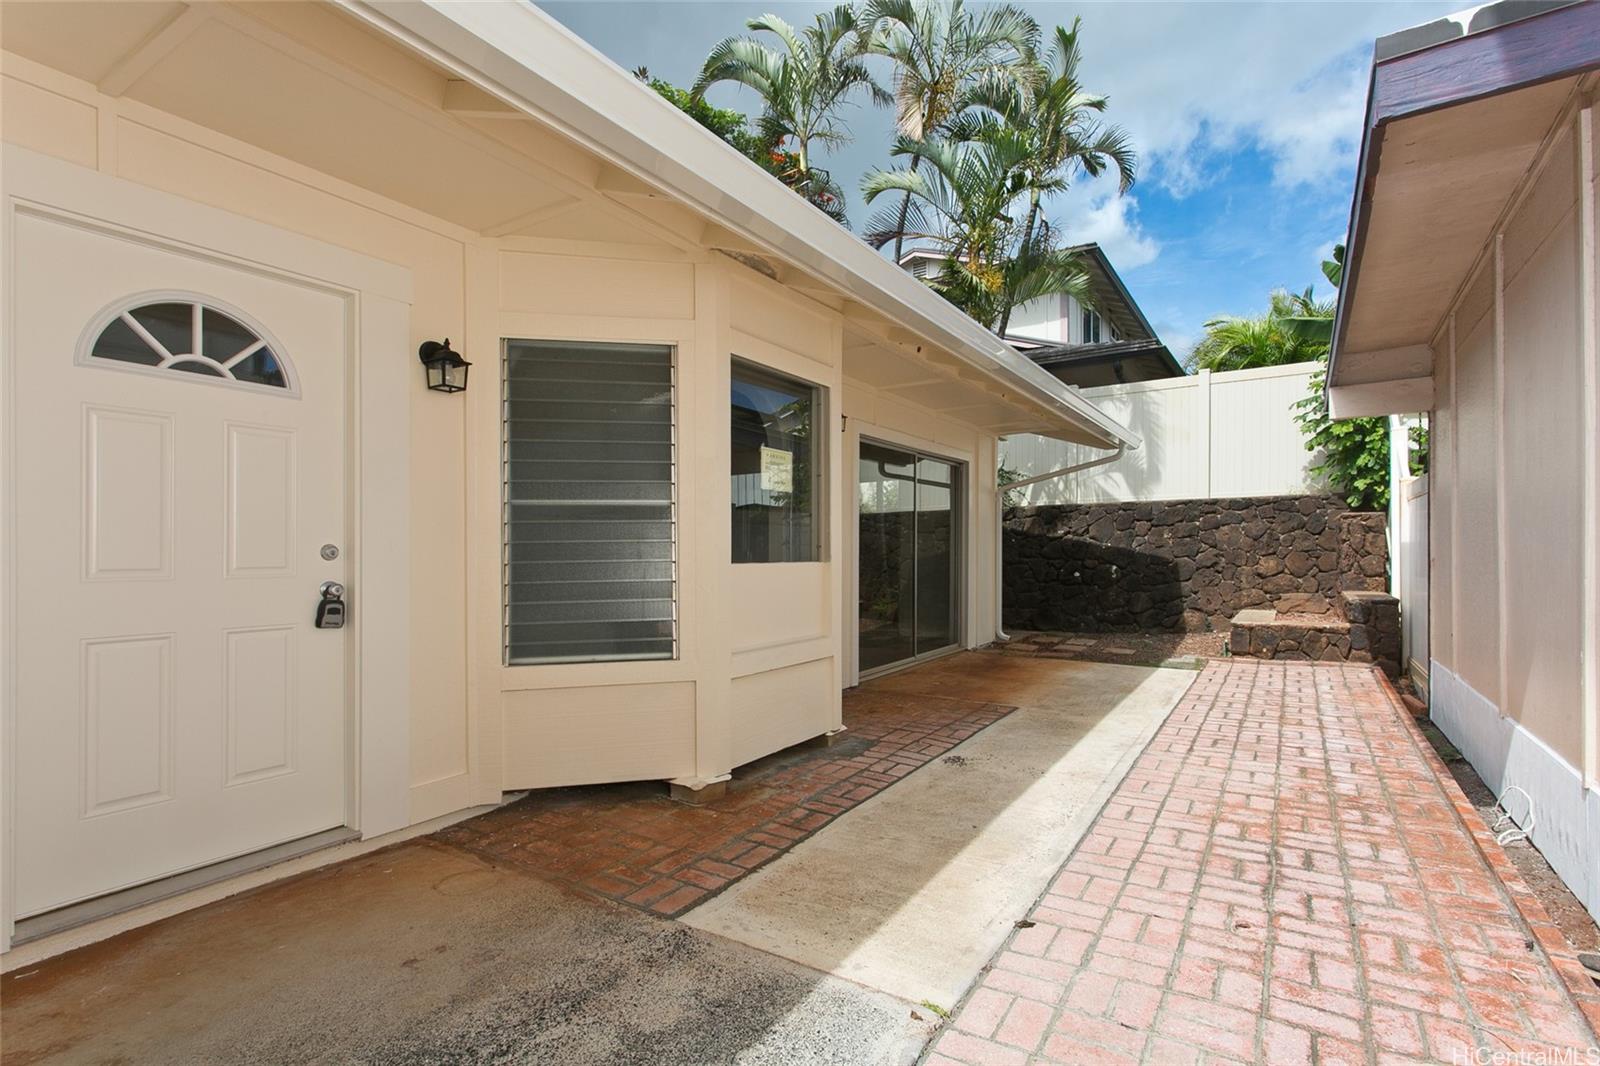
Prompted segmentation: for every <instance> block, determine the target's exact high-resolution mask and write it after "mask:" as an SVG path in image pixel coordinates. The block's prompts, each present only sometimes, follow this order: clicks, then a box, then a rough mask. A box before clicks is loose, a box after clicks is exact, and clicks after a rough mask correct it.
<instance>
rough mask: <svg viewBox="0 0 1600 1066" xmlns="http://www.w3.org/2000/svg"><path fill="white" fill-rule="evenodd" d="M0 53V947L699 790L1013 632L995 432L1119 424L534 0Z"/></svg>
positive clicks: (334, 16) (41, 949) (163, 17)
mask: <svg viewBox="0 0 1600 1066" xmlns="http://www.w3.org/2000/svg"><path fill="white" fill-rule="evenodd" d="M0 34H3V43H4V48H5V52H4V54H3V56H0V62H3V66H4V73H5V88H4V98H3V106H4V113H3V127H0V128H3V136H4V141H5V144H4V156H3V164H0V165H3V193H4V198H3V203H0V208H3V210H0V226H3V230H0V235H3V249H0V251H3V254H4V257H5V262H6V264H7V284H6V287H5V290H4V304H3V307H0V319H3V321H4V323H5V333H4V349H3V359H0V369H3V374H4V382H5V389H4V401H3V402H4V408H3V418H4V423H5V427H6V433H7V436H6V443H5V450H6V463H5V465H4V467H3V469H0V479H3V483H0V490H3V493H4V498H5V500H6V512H7V518H6V524H5V525H4V527H3V533H0V536H3V538H4V542H5V543H4V552H3V555H0V560H3V562H0V566H3V574H0V577H3V585H4V596H5V599H4V609H5V618H6V623H5V626H4V630H5V636H4V659H3V662H4V673H5V681H6V688H5V691H4V714H3V719H0V722H3V736H0V751H3V752H4V759H5V761H4V763H3V764H0V777H3V780H0V796H3V797H4V799H3V803H4V810H3V811H0V826H3V827H4V828H3V831H0V869H3V873H4V883H3V886H0V895H3V903H0V906H3V920H0V921H3V924H0V933H3V943H0V947H6V948H10V947H11V946H13V945H16V944H18V943H21V942H23V941H27V940H37V941H38V943H36V944H35V945H33V946H32V947H30V948H28V949H27V951H28V952H29V953H31V954H33V955H38V954H42V953H48V952H49V951H52V950H60V949H61V948H62V947H63V946H66V945H67V944H71V943H78V942H82V941H83V940H85V939H92V938H93V937H95V936H101V935H106V933H108V932H109V931H111V930H113V929H115V928H117V927H119V926H120V925H126V924H132V923H134V922H137V921H141V920H149V918H150V916H151V915H152V914H153V913H154V912H153V911H152V910H150V909H148V908H147V909H145V910H143V911H137V912H135V913H134V914H132V915H129V914H122V915H121V916H119V917H114V918H108V917H107V916H109V915H114V914H116V913H117V912H120V911H126V910H127V909H128V908H132V907H137V906H139V905H141V904H143V903H146V902H148V901H151V900H155V899H160V898H162V897H164V896H174V894H176V895H175V898H174V900H168V901H167V902H165V903H162V904H160V907H161V908H163V909H165V910H171V909H173V908H174V907H178V906H183V905H192V903H193V902H194V901H195V900H197V899H201V898H204V897H203V896H197V895H196V894H195V892H196V891H203V892H206V893H210V894H211V895H212V896H215V895H216V894H219V893H221V892H225V891H227V890H228V889H229V887H230V886H232V887H237V886H238V885H239V884H241V883H242V882H240V881H239V880H238V878H239V877H240V876H242V875H244V874H245V873H247V872H248V871H252V870H257V869H258V868H261V867H264V866H265V865H266V864H268V863H269V862H272V861H275V860H278V859H284V858H287V857H290V856H296V855H300V854H302V853H306V852H309V851H311V850H312V849H316V848H320V847H324V846H327V845H332V844H338V843H340V842H345V841H351V840H353V839H355V838H360V840H361V841H362V842H363V843H362V844H353V843H351V844H344V845H343V846H342V848H340V849H336V851H332V852H328V853H326V854H328V855H333V854H348V853H350V851H351V850H352V849H354V848H357V847H361V846H371V845H373V844H374V843H381V842H383V841H385V840H392V839H395V838H396V837H397V836H400V835H404V834H408V833H415V832H421V831H424V830H427V829H429V828H431V827H437V826H438V825H440V824H442V823H443V821H444V820H448V819H451V818H455V817H459V816H460V815H461V812H463V811H466V810H469V809H473V808H475V807H479V806H481V805H484V804H493V803H497V802H499V800H500V798H501V796H502V794H503V793H505V792H506V791H508V790H514V789H529V788H543V787H549V786H556V785H574V784H582V783H591V782H606V781H618V780H630V779H652V778H658V779H668V780H671V781H673V782H674V783H675V784H676V785H677V786H678V787H679V788H680V790H681V791H682V792H684V793H685V794H689V795H690V796H691V797H692V795H693V794H694V793H696V792H697V791H700V790H704V789H707V788H711V789H713V790H714V789H715V788H716V787H717V786H718V783H719V782H722V781H725V780H726V779H727V776H728V774H729V771H731V770H732V769H733V768H734V767H736V766H738V765H741V764H743V763H747V762H749V761H751V760H753V759H756V758H758V757H760V756H763V755H766V754H768V753H770V752H773V751H776V750H778V749H780V748H784V747H786V746H788V745H792V744H794V743H796V742H799V741H803V740H806V739H808V738H813V737H817V736H820V735H823V734H828V733H832V732H834V731H837V730H838V729H839V728H840V690H841V689H842V688H843V687H846V686H849V685H853V684H855V683H856V681H857V680H858V678H859V677H860V676H862V675H863V674H864V673H868V672H871V670H873V669H892V668H895V667H897V666H900V665H903V664H905V663H906V662H909V661H912V660H914V659H917V658H926V657H928V656H930V655H936V654H942V653H944V652H947V651H950V650H954V649H958V648H962V647H971V646H975V645H980V644H983V643H986V642H988V641H990V640H992V639H993V638H994V636H995V633H996V628H997V620H996V595H997V593H996V587H995V575H996V571H997V569H998V561H997V559H996V551H997V536H996V532H997V529H998V525H999V509H998V497H997V493H996V487H995V484H994V478H995V470H996V449H997V442H998V439H999V437H1000V436H1001V435H1003V434H1009V433H1024V432H1031V433H1040V434H1045V435H1048V436H1052V437H1058V438H1061V439H1064V440H1070V441H1075V442H1078V443H1082V444H1086V445H1090V446H1092V447H1095V448H1099V449H1122V448H1128V447H1137V446H1138V439H1137V437H1136V436H1135V435H1134V434H1132V433H1131V432H1129V431H1127V430H1125V429H1124V428H1122V427H1121V426H1119V425H1118V424H1117V423H1115V422H1114V421H1112V420H1111V419H1109V418H1107V417H1106V416H1104V415H1102V414H1100V413H1099V412H1098V411H1097V410H1095V409H1094V408H1093V406H1092V405H1091V404H1089V403H1088V402H1086V401H1084V400H1083V399H1081V398H1080V397H1078V396H1077V395H1076V394H1075V393H1074V392H1073V390H1070V389H1068V388H1065V387H1064V386H1062V384H1061V383H1060V382H1059V381H1057V380H1055V379H1054V378H1052V377H1051V376H1050V375H1049V374H1046V373H1045V372H1044V371H1042V370H1040V369H1039V368H1038V367H1037V366H1035V365H1034V364H1033V363H1031V362H1030V361H1029V360H1027V359H1025V358H1023V357H1022V356H1020V355H1018V354H1017V353H1016V352H1015V351H1013V350H1012V349H1011V348H1010V347H1008V346H1007V345H1006V344H1005V343H1004V342H1002V341H1001V340H1000V339H999V338H997V337H995V336H993V335H991V334H989V333H987V332H985V331H984V330H982V329H980V328H978V327H977V326H975V325H974V324H973V323H972V322H971V321H970V320H968V319H967V318H966V317H965V316H963V315H962V314H961V313H959V312H958V311H956V310H955V309H954V308H952V307H951V306H950V305H949V304H947V303H946V302H945V301H943V300H942V299H940V298H939V297H938V296H937V295H935V294H934V293H932V292H930V291H929V290H928V289H927V288H926V287H925V286H923V285H922V284H920V283H919V282H917V281H915V280H914V279H912V278H910V277H907V276H906V275H905V273H904V272H902V271H901V270H899V269H897V268H896V267H895V266H894V264H892V263H889V262H887V261H886V260H884V259H883V258H882V257H881V256H879V255H877V254H876V253H875V252H873V251H872V250H871V249H870V248H868V247H867V246H866V245H864V244H863V243H862V242H861V241H859V240H858V239H857V238H855V237H854V236H852V235H851V234H849V233H848V232H846V231H845V230H843V229H841V228H840V227H839V226H837V225H836V224H834V223H833V222H831V221H829V220H828V219H827V218H826V217H825V216H823V215H822V214H821V213H820V212H818V211H817V210H815V209H814V208H813V207H811V206H810V205H809V204H807V203H806V202H805V201H803V200H801V199H800V198H799V197H797V196H795V195H794V194H793V193H792V192H790V191H789V190H788V189H786V188H784V187H783V186H782V185H781V184H779V183H778V182H777V181H776V180H774V179H773V178H772V177H771V176H770V175H768V174H766V173H764V172H763V171H761V170H760V169H759V168H758V167H756V166H755V165H754V164H752V163H751V162H750V161H748V160H747V159H744V158H743V157H742V156H740V155H739V153H738V152H736V151H734V150H733V149H732V148H730V147H729V146H728V145H726V144H724V143H722V142H721V141H720V140H718V139H717V138H716V137H715V136H713V135H712V134H710V133H709V132H707V131H706V130H704V129H702V128H701V127H700V126H698V125H697V124H696V123H695V122H694V121H693V120H691V119H689V118H688V117H687V116H685V115H683V114H682V113H681V112H679V111H678V110H676V109H675V108H673V107H672V106H671V105H670V104H668V103H667V102H666V101H664V100H662V99H661V98H660V97H659V96H657V95H656V94H655V93H654V92H652V91H651V90H650V88H649V87H648V86H646V85H643V84H641V83H640V82H638V81H637V80H636V79H635V78H633V77H632V76H631V75H629V74H628V73H627V72H625V71H623V70H621V69H620V68H618V67H617V66H615V65H614V64H612V63H611V62H610V61H608V60H606V59H605V58H603V57H602V56H600V55H599V54H598V53H597V52H595V51H594V50H593V49H591V48H589V47H588V46H587V45H585V44H584V43H583V42H581V41H579V40H578V39H577V38H575V37H574V36H573V35H571V34H570V33H569V32H567V31H566V30H565V29H563V28H562V27H560V26H559V25H557V24H556V23H555V22H554V21H553V20H552V19H550V18H549V17H548V16H546V15H545V14H543V13H541V12H540V11H539V10H538V9H537V8H536V7H534V6H533V5H532V4H528V3H523V2H520V0H499V2H481V3H473V4H462V3H443V2H440V3H425V2H411V3H387V2H385V3H377V2H372V3H366V2H359V0H330V2H327V3H304V4H231V3H205V4H196V5H193V6H185V5H182V4H177V3H171V4H123V3H76V4H51V3H40V4H22V3H7V4H4V5H0ZM446 338H448V339H449V346H450V350H451V351H454V352H457V353H460V355H461V356H464V357H465V358H466V359H467V360H468V361H470V362H471V364H472V366H471V370H470V377H467V378H466V379H465V380H464V381H463V380H462V374H463V373H464V368H459V367H458V368H454V370H453V373H454V375H455V378H454V380H453V381H452V382H442V381H435V382H434V383H435V384H452V385H456V386H459V385H461V384H465V386H466V387H465V389H464V391H456V392H446V391H435V390H433V389H430V388H429V387H428V384H427V379H425V372H424V367H423V365H422V363H421V362H420V361H419V349H420V350H421V351H422V352H425V353H427V354H428V355H429V356H430V357H434V358H436V359H437V358H439V357H440V356H441V355H442V354H443V358H445V359H446V360H448V358H449V357H448V354H447V353H444V349H443V348H442V345H443V342H444V341H445V340H446ZM445 365H446V364H444V363H439V364H438V365H437V368H435V369H430V371H429V374H430V375H431V374H436V373H439V372H440V369H442V368H443V367H444V366H445ZM863 485H865V489H863V488H862V486H863ZM863 493H864V494H865V497H866V498H867V499H868V500H869V505H868V506H867V507H864V508H859V510H861V511H864V512H866V513H864V514H859V515H858V499H859V498H861V497H862V494H863ZM910 515H916V516H917V517H916V518H915V519H913V520H914V521H918V522H921V523H922V525H920V526H919V527H918V528H919V529H921V530H929V531H936V533H937V536H936V537H935V536H934V535H932V534H930V536H929V537H928V538H925V543H924V542H919V543H918V545H917V546H916V547H915V548H914V549H913V550H911V551H906V552H901V553H897V555H896V556H895V558H894V559H892V560H886V559H885V558H883V557H881V556H879V555H877V554H874V555H873V556H872V561H871V566H872V567H873V572H872V574H870V575H869V579H868V580H867V581H866V582H864V583H865V584H867V585H868V586H870V594H869V595H868V596H863V595H861V594H859V593H858V584H861V583H863V582H862V581H861V579H860V576H859V574H858V557H859V556H860V555H861V554H862V552H861V551H860V550H859V547H858V545H859V541H860V540H861V537H862V530H866V534H867V535H868V536H871V537H882V536H886V535H889V534H888V533H886V526H888V525H892V524H893V522H894V521H899V520H902V519H903V518H905V517H906V516H910ZM886 516H887V517H886ZM896 516H899V517H896ZM935 540H937V543H935ZM924 553H926V554H924ZM885 567H890V568H892V569H893V571H894V572H893V573H892V574H888V575H885V573H884V568H885ZM330 582H333V583H338V584H341V585H342V586H343V590H342V596H341V595H340V594H339V593H340V590H338V589H336V588H334V587H333V586H332V585H329V584H327V583H330ZM924 585H926V587H924ZM908 596H909V597H910V598H911V599H912V600H915V601H916V602H917V603H918V609H916V610H913V609H912V607H911V604H910V602H909V601H908V600H907V597H908ZM866 599H870V603H865V604H864V603H863V601H864V600H866ZM341 608H342V609H343V611H344V612H348V613H347V614H343V620H344V623H345V624H344V625H343V627H342V628H335V627H333V623H335V622H337V621H339V620H340V616H341ZM935 608H937V610H935ZM314 620H320V622H321V623H322V625H321V627H319V626H318V625H316V624H315V623H314ZM858 631H862V637H861V639H862V640H863V641H864V642H870V655H868V654H865V653H862V652H860V651H859V650H858V645H857V640H858ZM251 876H254V877H256V878H257V879H259V878H260V876H262V875H260V874H253V875H251ZM210 882H218V883H220V885H221V887H220V888H219V887H217V885H212V887H210V888H207V889H204V890H197V889H196V886H199V885H205V884H207V883H210ZM83 923H90V924H89V925H87V926H86V927H85V928H82V929H77V930H74V931H71V932H67V933H61V932H59V931H60V930H64V929H67V928H68V927H70V926H76V925H82V924H83ZM41 938H42V939H41ZM17 957H18V956H15V955H14V956H13V957H12V958H13V960H15V959H16V958H17Z"/></svg>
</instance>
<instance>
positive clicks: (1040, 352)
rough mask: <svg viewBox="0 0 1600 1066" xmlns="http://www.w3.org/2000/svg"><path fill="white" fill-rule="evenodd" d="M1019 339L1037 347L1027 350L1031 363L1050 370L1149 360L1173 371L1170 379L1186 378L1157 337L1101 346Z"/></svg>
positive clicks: (1112, 342)
mask: <svg viewBox="0 0 1600 1066" xmlns="http://www.w3.org/2000/svg"><path fill="white" fill-rule="evenodd" d="M1017 339H1018V340H1019V341H1022V342H1024V343H1027V344H1032V345H1037V347H1030V348H1028V349H1027V353H1026V354H1027V356H1028V358H1029V359H1032V360H1033V361H1034V362H1035V363H1037V364H1038V365H1040V366H1042V367H1045V368H1047V369H1054V368H1057V367H1062V366H1069V365H1070V366H1082V365H1086V364H1090V363H1108V362H1113V361H1115V360H1118V359H1132V358H1136V357H1142V356H1150V357H1154V358H1156V359H1158V360H1160V361H1161V362H1162V363H1165V364H1166V366H1167V367H1168V368H1169V369H1170V370H1171V371H1172V373H1171V375H1170V376H1171V377H1175V378H1177V377H1182V376H1183V374H1184V370H1183V367H1182V366H1181V365H1179V363H1178V360H1177V359H1176V358H1174V357H1173V355H1172V352H1171V351H1169V350H1168V349H1167V346H1166V345H1165V344H1163V343H1161V341H1160V340H1158V339H1156V338H1154V337H1150V338H1147V339H1143V340H1121V341H1102V342H1100V343H1099V344H1039V342H1038V341H1032V340H1029V339H1027V338H1017Z"/></svg>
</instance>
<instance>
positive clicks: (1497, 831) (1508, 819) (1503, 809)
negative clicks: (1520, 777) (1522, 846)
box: [1489, 785, 1536, 847]
mask: <svg viewBox="0 0 1600 1066" xmlns="http://www.w3.org/2000/svg"><path fill="white" fill-rule="evenodd" d="M1513 792H1518V793H1521V794H1522V798H1523V799H1524V800H1525V801H1526V802H1527V804H1528V810H1527V817H1526V818H1525V819H1524V820H1523V822H1524V824H1523V825H1522V826H1521V827H1519V826H1518V825H1517V820H1516V819H1515V818H1513V817H1512V816H1511V809H1510V808H1509V807H1507V806H1506V797H1508V796H1510V795H1511V793H1513ZM1494 809H1495V811H1496V812H1498V816H1497V817H1496V818H1495V820H1494V825H1492V826H1490V828H1489V831H1490V832H1492V833H1494V839H1495V843H1497V844H1499V845H1500V846H1501V847H1505V846H1506V845H1507V844H1517V843H1520V842H1522V841H1524V840H1527V839H1528V835H1529V834H1530V833H1532V832H1533V827H1534V825H1535V824H1536V819H1535V817H1534V813H1533V797H1532V796H1530V795H1528V793H1527V792H1526V791H1525V790H1524V789H1522V788H1519V787H1518V786H1516V785H1507V786H1506V788H1505V791H1504V792H1502V793H1500V799H1499V802H1497V803H1496V804H1495V805H1494ZM1508 824H1509V826H1510V828H1507V825H1508Z"/></svg>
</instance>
